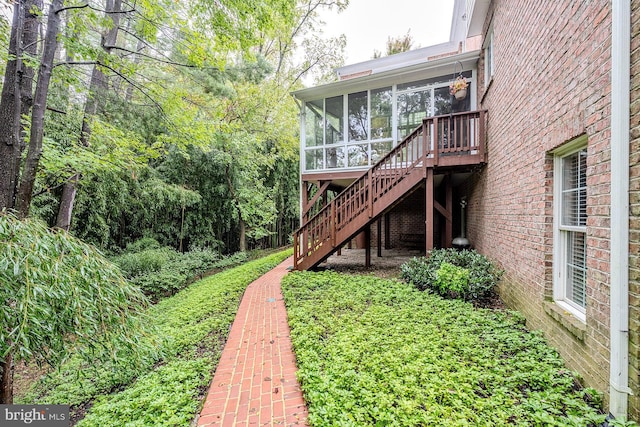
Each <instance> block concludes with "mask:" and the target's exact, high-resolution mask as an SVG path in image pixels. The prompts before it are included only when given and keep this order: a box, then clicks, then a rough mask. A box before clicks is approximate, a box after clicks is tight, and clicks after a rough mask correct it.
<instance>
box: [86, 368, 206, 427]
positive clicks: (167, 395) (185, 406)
mask: <svg viewBox="0 0 640 427" xmlns="http://www.w3.org/2000/svg"><path fill="white" fill-rule="evenodd" d="M211 364H212V361H211V359H208V358H200V359H194V360H174V361H172V362H169V363H168V364H167V365H164V366H161V367H160V368H158V369H156V370H154V371H151V372H149V373H147V374H145V375H143V376H141V377H140V378H138V380H137V381H136V382H135V383H133V384H132V385H131V387H128V388H127V389H125V390H124V391H123V392H122V393H119V394H118V399H117V400H115V399H113V396H101V397H100V398H98V399H96V402H95V404H94V406H93V408H92V410H91V412H89V414H88V415H87V417H85V418H84V419H83V420H82V421H80V422H79V423H78V424H77V426H78V427H81V426H100V427H121V426H125V425H140V426H147V425H148V426H187V425H189V422H190V421H191V420H192V419H193V416H194V414H195V413H196V412H197V410H198V392H199V391H200V390H201V389H202V388H203V387H205V386H206V385H207V383H208V381H209V380H210V378H211V374H210V370H211Z"/></svg>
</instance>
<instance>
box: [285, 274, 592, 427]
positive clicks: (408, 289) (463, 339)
mask: <svg viewBox="0 0 640 427" xmlns="http://www.w3.org/2000/svg"><path fill="white" fill-rule="evenodd" d="M282 286H283V293H284V297H285V303H286V305H287V312H288V319H289V324H290V326H291V338H292V342H293V347H294V350H295V353H296V360H297V364H298V368H299V371H298V378H299V380H300V382H301V386H302V389H303V392H304V396H305V401H306V402H307V405H308V408H309V423H310V425H313V426H316V427H322V426H358V427H360V426H362V427H365V426H382V425H384V426H399V427H400V426H436V425H437V426H443V427H449V426H505V425H510V426H511V425H512V426H522V427H529V426H543V425H544V426H558V427H560V426H575V427H577V426H581V427H585V426H593V427H595V426H597V425H600V424H601V423H602V422H603V421H604V415H603V414H601V412H600V408H594V407H592V406H590V405H589V404H588V403H587V402H591V401H592V400H591V399H590V398H587V397H586V395H587V394H590V393H591V391H590V390H588V389H587V390H583V389H581V387H580V386H579V384H578V383H577V379H576V377H575V376H574V375H573V374H572V373H571V372H569V371H568V370H567V369H565V368H564V366H563V361H562V360H561V359H560V357H559V355H558V354H557V352H556V351H555V350H553V349H552V348H550V347H549V346H548V345H547V344H546V343H545V341H544V339H543V337H542V334H541V333H537V332H528V331H527V330H526V329H525V327H524V325H523V323H522V320H521V316H518V315H514V313H511V312H501V311H492V310H486V309H474V308H473V306H472V305H471V304H469V303H466V302H463V301H460V300H451V299H443V298H440V297H438V296H436V295H433V294H429V293H426V292H420V291H419V290H417V289H415V287H413V286H410V285H408V284H406V283H403V282H399V281H391V280H383V279H379V278H376V277H373V276H352V275H344V274H336V273H333V272H322V273H311V272H304V273H292V274H289V275H287V276H285V278H284V280H283V283H282Z"/></svg>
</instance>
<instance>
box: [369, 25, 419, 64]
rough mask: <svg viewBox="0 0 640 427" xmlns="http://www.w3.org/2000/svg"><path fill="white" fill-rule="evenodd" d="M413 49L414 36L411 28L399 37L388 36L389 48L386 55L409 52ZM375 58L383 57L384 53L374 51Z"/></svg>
mask: <svg viewBox="0 0 640 427" xmlns="http://www.w3.org/2000/svg"><path fill="white" fill-rule="evenodd" d="M411 49H413V36H412V35H411V30H409V31H407V34H405V35H403V36H399V37H393V38H392V37H391V36H389V37H388V38H387V50H386V51H385V56H390V55H395V54H396V53H402V52H408V51H410V50H411ZM373 57H374V58H381V57H382V53H381V52H380V51H378V50H375V51H374V52H373Z"/></svg>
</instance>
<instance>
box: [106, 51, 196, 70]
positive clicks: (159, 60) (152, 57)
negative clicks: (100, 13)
mask: <svg viewBox="0 0 640 427" xmlns="http://www.w3.org/2000/svg"><path fill="white" fill-rule="evenodd" d="M104 48H105V49H115V50H120V51H122V52H127V53H130V54H132V55H140V56H142V57H144V58H148V59H151V60H154V61H158V62H162V63H164V64H169V65H175V66H177V67H185V68H201V69H204V68H207V67H200V66H199V65H189V64H182V63H180V62H174V61H170V60H168V59H160V58H157V57H155V56H151V55H147V54H146V53H142V52H137V51H135V50H131V49H127V48H124V47H120V46H104Z"/></svg>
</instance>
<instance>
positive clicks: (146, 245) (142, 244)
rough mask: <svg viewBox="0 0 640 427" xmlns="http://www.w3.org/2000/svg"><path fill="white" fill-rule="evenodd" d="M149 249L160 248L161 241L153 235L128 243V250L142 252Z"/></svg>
mask: <svg viewBox="0 0 640 427" xmlns="http://www.w3.org/2000/svg"><path fill="white" fill-rule="evenodd" d="M147 249H160V243H159V242H158V241H157V240H156V239H154V238H151V237H143V238H142V239H138V240H136V241H135V242H132V243H129V244H128V245H127V250H126V252H129V253H135V252H142V251H145V250H147Z"/></svg>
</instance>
